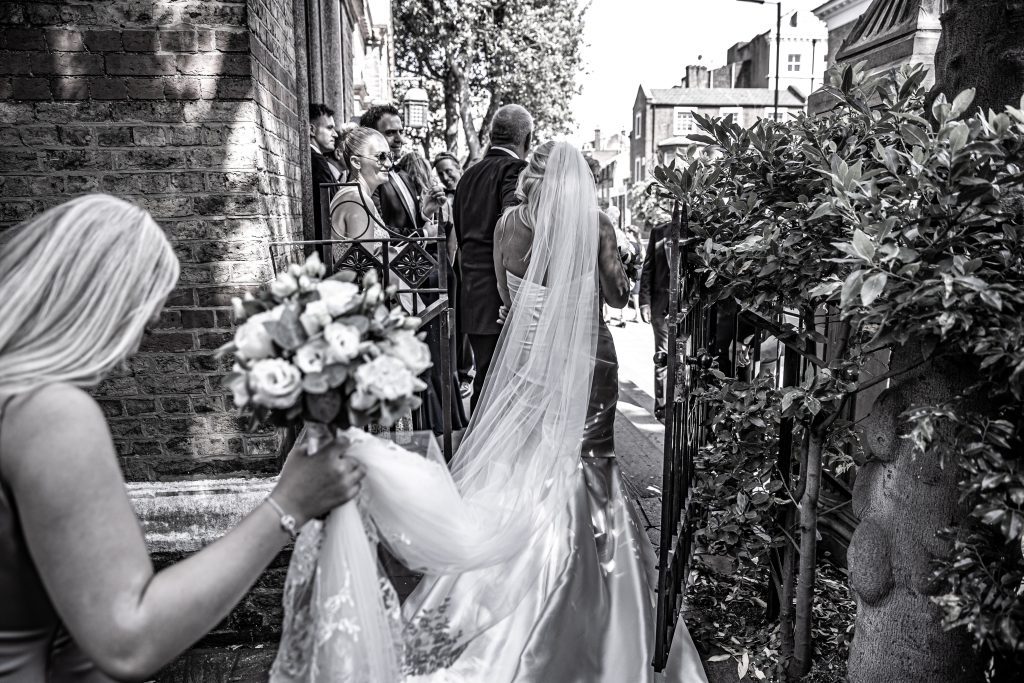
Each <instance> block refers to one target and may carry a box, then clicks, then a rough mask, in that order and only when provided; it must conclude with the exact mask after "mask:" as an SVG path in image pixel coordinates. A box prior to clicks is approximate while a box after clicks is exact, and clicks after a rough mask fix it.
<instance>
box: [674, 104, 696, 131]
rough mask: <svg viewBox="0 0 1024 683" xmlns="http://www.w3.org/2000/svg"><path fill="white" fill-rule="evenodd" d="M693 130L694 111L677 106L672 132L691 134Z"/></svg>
mask: <svg viewBox="0 0 1024 683" xmlns="http://www.w3.org/2000/svg"><path fill="white" fill-rule="evenodd" d="M693 130H694V126H693V112H692V111H689V110H688V109H680V108H677V109H676V110H675V121H674V124H673V126H672V134H673V135H689V134H690V133H692V132H693Z"/></svg>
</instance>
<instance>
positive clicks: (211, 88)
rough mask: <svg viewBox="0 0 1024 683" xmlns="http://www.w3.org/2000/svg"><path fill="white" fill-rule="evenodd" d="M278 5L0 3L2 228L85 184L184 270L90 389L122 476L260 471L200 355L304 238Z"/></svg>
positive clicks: (286, 40)
mask: <svg viewBox="0 0 1024 683" xmlns="http://www.w3.org/2000/svg"><path fill="white" fill-rule="evenodd" d="M291 7H292V5H291V2H290V0H248V1H245V0H239V1H236V2H231V1H220V2H207V1H198V0H197V1H191V2H190V1H182V0H99V1H96V2H35V1H33V2H29V1H22V2H0V197H2V199H3V201H2V202H0V228H2V227H5V226H10V225H12V224H14V223H17V222H18V221H21V220H23V219H25V218H28V217H29V216H32V215H34V214H36V213H38V212H40V211H42V210H44V209H45V208H47V207H50V206H53V205H56V204H59V203H61V202H63V201H65V200H66V199H69V198H71V197H73V196H75V195H78V194H81V193H85V192H108V193H111V194H115V195H118V196H122V197H126V198H129V199H131V200H132V201H135V202H137V203H139V204H140V205H142V206H144V207H145V208H147V209H148V210H149V211H150V212H151V213H152V214H153V215H154V216H155V217H156V219H157V220H158V222H159V223H160V224H161V225H162V226H163V227H164V228H165V230H166V231H167V234H168V236H169V237H170V238H171V239H172V241H173V243H174V245H175V249H176V251H177V254H178V257H179V258H180V260H181V267H182V273H181V280H180V283H179V287H178V288H177V290H176V291H175V292H174V293H173V294H172V296H171V297H170V298H169V300H168V301H167V309H166V311H165V313H164V314H163V316H162V318H161V320H160V324H159V327H158V329H156V330H155V331H154V332H153V334H151V335H149V336H148V337H147V338H146V340H145V341H144V342H143V345H142V348H141V352H140V353H139V354H138V356H137V357H135V358H134V359H133V360H132V361H131V362H130V363H129V366H128V367H126V368H125V369H124V370H123V371H122V372H120V373H117V374H116V375H115V376H113V377H111V378H110V379H109V380H108V381H106V382H104V383H103V384H102V385H101V386H100V387H98V389H97V390H96V392H95V393H96V395H97V397H98V398H99V400H100V402H101V404H102V406H103V409H104V411H105V412H106V414H107V416H108V418H109V420H110V424H111V428H112V430H113V434H114V438H115V442H116V445H117V449H118V453H119V455H120V456H121V457H122V462H123V464H124V468H125V472H126V474H127V476H128V477H129V478H133V479H140V478H152V477H161V476H173V475H179V474H186V473H187V474H193V473H197V474H202V473H215V472H219V471H225V470H235V469H238V468H239V467H243V468H245V469H250V470H254V471H271V470H273V469H274V468H275V463H274V456H275V455H276V445H277V441H276V437H275V436H274V434H272V433H262V434H255V435H250V434H246V433H245V432H244V429H243V425H242V424H241V423H240V421H239V419H238V418H237V417H236V416H235V415H234V414H233V412H232V411H231V405H230V404H231V399H230V397H229V396H227V395H226V394H225V392H224V390H223V389H222V388H221V386H220V380H221V378H222V377H223V375H224V373H225V372H226V371H227V370H228V367H227V364H226V363H225V362H224V361H219V360H217V359H215V358H214V357H213V356H212V351H213V350H214V349H216V348H217V347H218V346H219V345H221V344H222V343H224V342H225V341H227V340H228V339H230V336H231V330H232V325H233V323H232V319H231V313H230V299H231V297H232V296H236V295H239V294H241V293H242V292H243V291H245V290H246V289H248V288H251V287H252V286H254V285H257V284H259V283H262V282H265V281H266V280H267V279H268V278H269V277H270V275H271V272H270V261H269V252H268V246H267V244H268V242H269V241H271V240H273V239H287V238H296V237H301V234H302V221H301V183H300V160H301V158H302V157H301V155H303V154H305V153H306V149H307V145H306V143H305V141H304V140H303V138H304V137H305V136H304V134H301V133H302V132H301V131H299V130H298V127H299V124H298V121H299V116H298V113H297V112H298V108H299V103H298V102H297V98H296V95H295V92H296V87H295V83H294V74H295V73H296V70H295V51H294V40H293V25H292V9H291Z"/></svg>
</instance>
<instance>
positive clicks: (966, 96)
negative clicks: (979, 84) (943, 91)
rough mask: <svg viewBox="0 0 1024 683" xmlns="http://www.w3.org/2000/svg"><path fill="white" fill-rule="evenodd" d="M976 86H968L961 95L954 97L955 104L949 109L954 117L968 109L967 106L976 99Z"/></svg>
mask: <svg viewBox="0 0 1024 683" xmlns="http://www.w3.org/2000/svg"><path fill="white" fill-rule="evenodd" d="M975 92H976V91H975V89H974V88H968V89H967V90H964V91H963V92H961V93H960V94H959V95H957V96H956V97H954V98H953V105H952V107H951V108H950V110H949V115H950V116H951V117H952V118H958V117H959V116H960V115H961V114H963V113H964V112H965V111H967V107H969V106H971V102H973V101H974V93H975Z"/></svg>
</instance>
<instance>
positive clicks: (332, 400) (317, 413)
mask: <svg viewBox="0 0 1024 683" xmlns="http://www.w3.org/2000/svg"><path fill="white" fill-rule="evenodd" d="M305 403H306V412H307V414H308V415H309V416H310V417H311V418H312V419H313V420H314V421H315V422H323V423H324V424H327V423H329V422H331V421H333V420H334V418H335V417H337V416H338V411H340V410H341V393H340V392H337V391H328V392H326V393H323V394H306V395H305Z"/></svg>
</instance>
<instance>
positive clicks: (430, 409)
mask: <svg viewBox="0 0 1024 683" xmlns="http://www.w3.org/2000/svg"><path fill="white" fill-rule="evenodd" d="M309 120H310V126H309V128H310V130H309V135H310V154H311V167H312V175H313V197H314V209H315V210H314V219H315V222H316V226H317V234H319V235H321V236H322V237H323V238H328V239H342V240H371V242H363V246H364V248H366V249H367V250H369V251H371V252H373V253H376V252H379V250H380V249H381V245H382V244H383V242H382V241H380V240H384V239H388V238H395V237H397V238H421V237H437V236H439V235H442V234H443V235H445V236H447V237H448V239H447V240H446V246H445V248H444V249H443V250H441V251H444V252H445V253H444V255H443V256H442V255H441V254H438V256H439V257H440V260H441V262H442V263H444V264H445V267H447V268H448V294H449V300H450V301H456V300H457V295H458V293H457V290H458V285H457V281H456V271H455V269H454V268H453V264H454V263H455V258H456V252H457V245H456V241H455V239H454V236H453V235H452V234H451V232H452V231H451V223H452V216H451V200H452V197H453V195H454V192H455V187H456V185H457V184H458V182H459V179H460V177H461V174H462V169H461V167H460V165H459V162H458V160H457V159H456V158H455V157H454V156H452V155H451V154H447V153H442V154H439V155H438V156H437V157H436V158H435V159H434V160H433V163H432V164H431V163H428V162H427V161H426V160H425V159H424V158H423V157H422V156H421V155H419V154H418V153H417V152H415V151H410V152H407V153H404V154H403V147H404V146H405V138H404V135H403V132H404V125H403V121H402V115H401V113H400V112H399V110H398V109H397V108H396V107H394V106H392V105H388V104H384V105H375V106H373V107H371V108H370V109H369V110H367V111H366V112H365V113H364V114H363V115H362V117H360V119H359V122H358V123H347V124H344V125H342V126H338V125H337V122H336V121H335V119H334V111H333V110H332V109H330V108H329V107H327V106H326V105H323V104H313V105H311V106H310V111H309ZM338 183H349V184H348V185H345V186H340V187H339V186H338V185H337V184H338ZM433 244H436V242H435V243H433ZM421 246H423V247H424V248H426V249H427V250H428V251H429V250H431V249H436V247H433V246H432V245H431V244H427V243H421ZM344 251H345V249H344V245H339V248H337V249H335V253H336V254H341V253H344ZM397 251H398V249H397V248H396V246H394V245H393V246H392V253H391V255H392V256H394V255H395V254H396V253H397ZM393 281H395V280H393ZM439 286H440V285H439V279H438V276H437V273H431V274H430V276H429V277H428V279H427V281H426V282H424V283H422V285H421V288H424V289H438V288H439ZM436 298H437V294H430V293H422V292H421V293H406V294H403V295H402V296H401V297H400V300H401V303H402V305H403V306H404V307H405V308H407V309H408V310H409V312H411V313H418V312H420V311H422V310H423V308H425V307H426V306H428V305H429V304H430V303H432V302H433V301H434V300H436ZM427 341H428V344H429V345H430V347H431V353H432V355H433V357H434V360H435V362H434V365H433V367H432V368H431V371H430V377H429V380H430V381H429V382H428V390H427V392H426V405H425V415H426V418H425V424H421V425H418V426H419V427H422V428H429V429H432V430H433V431H434V432H435V433H441V431H442V429H443V424H444V419H443V412H442V408H441V405H442V404H441V400H440V392H441V387H442V385H443V378H442V377H441V375H440V363H438V362H437V358H438V355H439V354H440V353H441V344H440V329H439V325H438V324H437V323H436V321H435V323H432V324H430V325H428V339H427ZM463 346H464V345H463ZM452 359H453V363H452V366H453V367H458V370H459V378H458V380H457V381H459V383H460V386H463V387H464V388H465V390H464V392H463V394H462V395H466V394H467V393H468V389H469V377H470V375H471V373H472V356H471V354H470V353H469V351H468V347H464V348H463V347H459V348H456V349H455V350H454V353H453V358H452ZM451 422H452V427H453V428H454V429H461V428H462V427H464V426H465V425H466V423H467V422H468V420H467V418H466V415H465V412H464V410H463V407H462V405H461V402H459V401H458V400H456V401H453V402H452V410H451Z"/></svg>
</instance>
